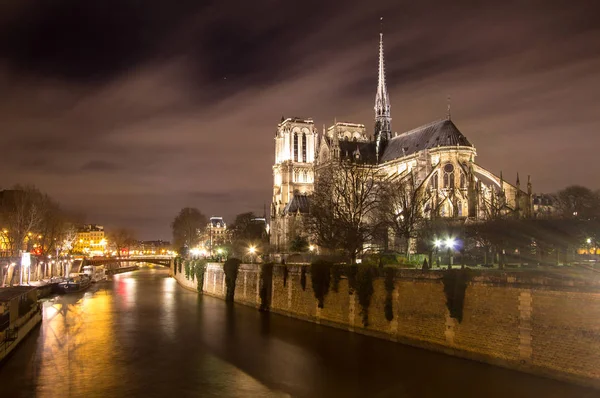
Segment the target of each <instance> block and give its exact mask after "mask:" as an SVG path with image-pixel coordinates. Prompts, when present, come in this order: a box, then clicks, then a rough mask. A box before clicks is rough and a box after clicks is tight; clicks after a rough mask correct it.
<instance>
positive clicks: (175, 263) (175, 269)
mask: <svg viewBox="0 0 600 398" xmlns="http://www.w3.org/2000/svg"><path fill="white" fill-rule="evenodd" d="M178 258H179V257H175V258H174V259H173V276H175V275H177V259H178Z"/></svg>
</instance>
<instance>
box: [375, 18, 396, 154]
mask: <svg viewBox="0 0 600 398" xmlns="http://www.w3.org/2000/svg"><path fill="white" fill-rule="evenodd" d="M382 20H383V18H382ZM391 138H392V117H391V116H390V97H389V95H388V92H387V86H386V84H385V64H384V59H383V32H380V33H379V78H378V81H377V94H376V95H375V144H376V146H375V150H376V156H377V162H379V159H380V158H381V155H382V154H383V150H384V149H385V146H386V144H387V142H388V141H389V140H390V139H391Z"/></svg>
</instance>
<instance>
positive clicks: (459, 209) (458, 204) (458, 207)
mask: <svg viewBox="0 0 600 398" xmlns="http://www.w3.org/2000/svg"><path fill="white" fill-rule="evenodd" d="M456 210H457V212H456V214H457V215H458V216H459V217H462V215H463V208H462V202H461V201H460V200H459V201H458V202H456Z"/></svg>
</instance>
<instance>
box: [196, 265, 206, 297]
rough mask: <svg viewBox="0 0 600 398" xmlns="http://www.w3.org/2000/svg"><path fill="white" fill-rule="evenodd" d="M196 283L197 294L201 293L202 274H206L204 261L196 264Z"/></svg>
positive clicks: (202, 285)
mask: <svg viewBox="0 0 600 398" xmlns="http://www.w3.org/2000/svg"><path fill="white" fill-rule="evenodd" d="M195 271H196V272H195V273H196V282H197V283H198V292H199V293H202V290H203V287H204V274H205V272H206V260H199V261H198V263H197V264H196V270H195Z"/></svg>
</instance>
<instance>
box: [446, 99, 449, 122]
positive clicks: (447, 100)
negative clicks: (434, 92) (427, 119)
mask: <svg viewBox="0 0 600 398" xmlns="http://www.w3.org/2000/svg"><path fill="white" fill-rule="evenodd" d="M446 102H447V105H448V115H447V116H448V120H450V95H448V96H447V97H446Z"/></svg>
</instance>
